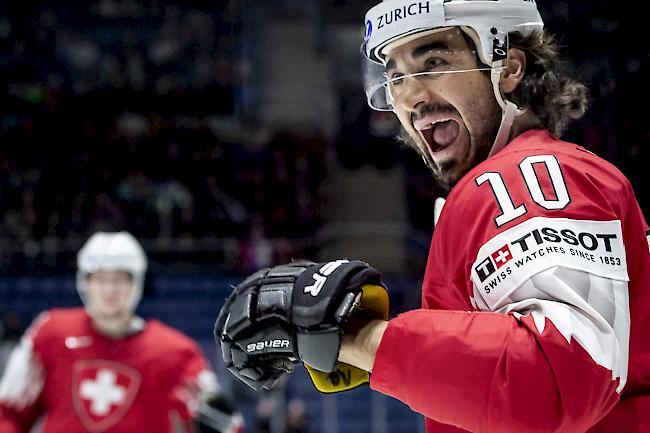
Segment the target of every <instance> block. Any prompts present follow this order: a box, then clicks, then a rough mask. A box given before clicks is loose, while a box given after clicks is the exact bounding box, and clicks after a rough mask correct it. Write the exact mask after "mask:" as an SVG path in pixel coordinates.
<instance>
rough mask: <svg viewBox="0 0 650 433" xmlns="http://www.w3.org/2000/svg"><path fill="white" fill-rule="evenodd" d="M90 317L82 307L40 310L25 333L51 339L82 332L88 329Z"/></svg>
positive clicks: (42, 338)
mask: <svg viewBox="0 0 650 433" xmlns="http://www.w3.org/2000/svg"><path fill="white" fill-rule="evenodd" d="M89 326H90V318H89V316H88V314H87V313H86V311H85V310H84V309H83V308H53V309H50V310H47V311H44V312H42V313H41V314H39V315H38V317H37V318H36V319H35V320H34V322H33V323H32V324H31V326H30V327H29V329H28V330H27V332H26V335H27V336H28V337H30V338H32V339H37V340H51V339H56V338H59V337H60V338H64V336H67V335H70V334H71V333H73V334H79V333H83V332H84V331H85V330H87V329H89Z"/></svg>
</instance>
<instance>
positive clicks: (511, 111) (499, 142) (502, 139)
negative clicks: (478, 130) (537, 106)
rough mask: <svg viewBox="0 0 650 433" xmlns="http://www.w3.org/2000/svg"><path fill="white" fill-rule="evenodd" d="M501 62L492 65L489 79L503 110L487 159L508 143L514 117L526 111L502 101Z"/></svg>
mask: <svg viewBox="0 0 650 433" xmlns="http://www.w3.org/2000/svg"><path fill="white" fill-rule="evenodd" d="M501 62H502V61H501V60H499V61H496V62H493V63H492V71H491V75H490V78H491V80H492V89H493V90H494V97H495V98H496V100H497V102H498V103H499V105H500V106H501V109H502V110H503V115H502V116H501V124H500V125H499V131H498V132H497V136H496V138H495V139H494V143H493V144H492V148H491V149H490V153H489V154H488V158H489V157H490V156H492V155H495V154H497V153H498V152H499V151H500V150H501V149H503V148H504V146H505V145H506V144H507V143H508V137H509V136H510V130H511V129H512V123H513V122H514V120H515V117H517V116H521V115H522V114H524V112H525V111H526V110H520V109H519V108H518V107H517V106H516V105H515V104H513V103H512V102H510V101H508V100H505V99H503V96H502V95H501V90H500V89H499V81H500V79H501V72H502V71H503V65H501V64H499V63H501Z"/></svg>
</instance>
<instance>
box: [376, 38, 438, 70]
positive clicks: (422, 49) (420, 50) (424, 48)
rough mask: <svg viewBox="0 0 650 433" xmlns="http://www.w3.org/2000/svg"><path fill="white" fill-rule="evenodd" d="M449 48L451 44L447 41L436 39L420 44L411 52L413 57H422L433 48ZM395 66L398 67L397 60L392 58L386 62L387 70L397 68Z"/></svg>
mask: <svg viewBox="0 0 650 433" xmlns="http://www.w3.org/2000/svg"><path fill="white" fill-rule="evenodd" d="M448 49H449V45H447V43H446V42H443V41H434V42H431V43H429V44H424V45H420V46H418V47H416V48H414V49H413V52H412V53H411V57H413V58H417V57H421V56H423V55H425V54H426V53H428V52H429V51H431V50H448ZM395 67H396V64H395V60H393V59H391V60H389V61H388V62H386V72H388V71H390V70H391V69H395Z"/></svg>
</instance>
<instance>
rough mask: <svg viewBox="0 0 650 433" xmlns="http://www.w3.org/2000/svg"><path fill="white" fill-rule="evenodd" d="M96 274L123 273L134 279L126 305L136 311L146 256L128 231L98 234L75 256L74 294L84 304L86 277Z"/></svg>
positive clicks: (145, 268) (145, 265)
mask: <svg viewBox="0 0 650 433" xmlns="http://www.w3.org/2000/svg"><path fill="white" fill-rule="evenodd" d="M97 271H125V272H128V273H129V274H130V275H131V277H132V278H133V284H134V286H135V290H133V293H132V295H131V299H130V300H129V304H130V306H131V309H132V310H133V311H135V308H136V307H137V306H138V303H139V302H140V299H141V298H142V290H143V288H144V276H145V273H146V271H147V256H146V255H145V252H144V250H143V249H142V246H140V243H139V242H138V241H137V240H136V239H135V238H134V237H133V235H131V234H130V233H128V232H115V233H107V232H97V233H95V234H93V235H92V236H91V237H90V238H89V239H88V240H87V241H86V243H85V244H84V245H83V247H81V249H80V250H79V253H78V254H77V291H78V292H79V295H80V296H81V299H82V301H84V303H86V289H87V284H88V276H89V275H90V274H92V273H94V272H97Z"/></svg>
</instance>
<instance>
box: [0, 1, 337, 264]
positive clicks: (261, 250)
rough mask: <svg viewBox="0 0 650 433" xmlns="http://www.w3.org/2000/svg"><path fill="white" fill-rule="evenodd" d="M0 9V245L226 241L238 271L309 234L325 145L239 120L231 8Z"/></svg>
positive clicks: (53, 5)
mask: <svg viewBox="0 0 650 433" xmlns="http://www.w3.org/2000/svg"><path fill="white" fill-rule="evenodd" d="M0 8H5V9H6V10H4V11H0V12H5V13H4V14H3V13H0V62H1V63H0V82H3V83H8V84H9V85H8V86H7V87H6V88H5V87H3V88H2V89H1V90H0V92H2V96H1V98H2V100H3V101H4V102H3V103H2V104H0V143H2V145H1V146H0V239H3V240H5V241H9V242H12V241H18V242H17V243H14V245H28V244H29V243H30V242H32V244H36V242H37V241H41V240H43V239H51V238H70V237H72V238H75V237H79V238H82V237H85V236H87V234H88V233H90V232H93V231H95V230H118V229H128V230H129V231H131V233H133V234H134V235H135V236H136V237H138V238H141V239H161V238H162V239H165V238H206V237H208V238H209V237H215V238H220V237H226V238H235V239H237V240H239V241H240V243H241V245H240V248H239V255H240V256H241V257H239V259H240V261H241V263H242V266H243V267H244V269H243V270H247V269H246V268H247V267H255V266H259V265H264V264H265V262H268V261H269V260H272V257H267V256H272V255H273V254H276V253H277V254H280V255H282V254H292V252H293V249H294V248H293V247H292V245H291V244H290V242H289V244H288V243H287V242H282V240H283V239H287V240H292V239H300V238H304V237H307V236H310V235H312V234H313V232H314V231H315V230H316V229H317V227H318V225H319V217H318V214H317V212H316V209H317V206H315V205H314V203H316V202H318V200H319V187H320V180H321V179H322V178H323V170H324V163H323V159H324V158H323V152H324V151H325V143H324V141H323V139H322V138H320V137H319V136H305V135H301V134H297V133H293V132H288V131H281V130H280V131H275V130H270V129H269V128H262V127H260V126H258V125H256V124H255V123H254V122H250V124H248V123H246V122H242V121H236V120H235V116H234V114H235V113H234V112H235V107H236V103H235V99H236V93H237V92H238V91H240V89H239V87H238V83H237V82H236V77H237V74H236V72H235V70H236V69H237V68H238V67H239V66H238V65H237V60H236V59H235V58H234V57H235V56H234V54H233V50H234V49H235V48H234V47H236V44H237V41H236V37H235V36H234V34H235V29H234V28H233V26H235V24H233V20H232V19H229V18H228V17H227V14H228V13H229V11H228V3H227V2H201V1H194V2H178V4H176V3H174V2H153V3H151V4H150V3H149V2H146V6H145V2H138V1H135V0H121V1H120V0H100V1H97V2H93V3H90V4H89V5H88V7H87V8H80V7H79V6H78V5H76V4H75V3H74V2H66V1H44V2H40V3H39V2H25V3H24V4H23V3H17V2H11V4H5V5H4V6H0ZM1 17H4V18H1ZM244 123H246V124H244ZM267 238H278V239H279V241H278V242H276V243H274V244H273V245H270V244H268V243H265V239H267ZM276 244H277V248H276ZM5 245H6V242H5ZM274 249H277V250H278V251H274ZM5 253H6V252H5ZM249 262H250V263H249ZM247 263H249V264H247Z"/></svg>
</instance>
